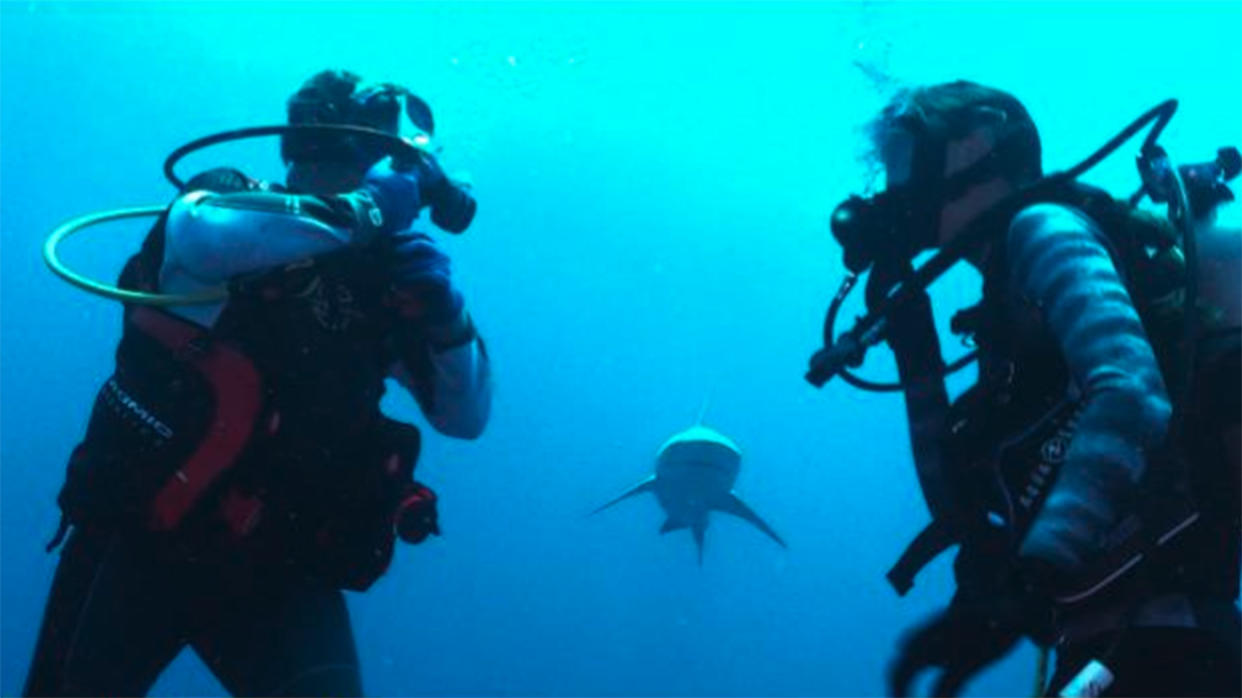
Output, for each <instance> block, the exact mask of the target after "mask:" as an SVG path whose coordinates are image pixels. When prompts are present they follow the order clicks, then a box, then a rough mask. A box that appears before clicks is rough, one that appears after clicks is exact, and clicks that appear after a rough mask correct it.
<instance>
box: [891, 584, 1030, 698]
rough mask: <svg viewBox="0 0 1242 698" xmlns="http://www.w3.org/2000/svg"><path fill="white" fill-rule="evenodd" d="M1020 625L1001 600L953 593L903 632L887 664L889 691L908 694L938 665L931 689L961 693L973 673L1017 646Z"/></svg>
mask: <svg viewBox="0 0 1242 698" xmlns="http://www.w3.org/2000/svg"><path fill="white" fill-rule="evenodd" d="M1018 625H1019V624H1018V623H1016V622H1013V618H1012V617H1011V616H1010V614H1009V612H1008V611H1007V610H1006V609H1005V608H1004V606H1003V604H993V603H977V602H976V603H967V602H962V601H959V600H958V599H954V601H953V603H952V604H950V605H949V607H948V609H946V610H945V611H943V612H941V613H940V614H939V615H937V616H935V617H933V618H932V619H931V620H930V621H928V622H926V623H924V624H923V625H922V626H919V627H918V628H916V629H914V630H913V631H911V632H909V633H907V634H906V636H905V637H904V638H903V640H902V642H901V646H900V648H899V649H898V652H897V657H896V659H895V660H894V661H893V663H892V665H891V666H890V667H889V674H888V684H889V692H890V693H891V694H892V695H894V696H908V695H910V688H911V684H912V683H913V682H914V679H915V678H916V677H917V676H918V675H919V674H921V673H923V672H924V671H927V670H929V669H940V670H941V673H940V676H939V677H938V678H937V679H936V683H935V686H934V688H933V689H932V695H936V696H953V695H957V694H958V692H959V691H961V689H962V687H963V686H964V685H965V684H966V682H967V681H968V680H970V679H971V678H972V677H973V676H974V675H975V674H977V673H978V672H979V671H980V670H982V669H983V668H985V667H987V666H988V665H990V664H992V663H993V662H995V661H997V660H999V659H1001V658H1002V657H1004V656H1005V655H1006V654H1008V653H1009V652H1010V651H1011V650H1012V649H1013V647H1014V646H1015V645H1016V644H1017V642H1018V640H1019V639H1020V638H1021V637H1022V630H1021V628H1020V627H1018Z"/></svg>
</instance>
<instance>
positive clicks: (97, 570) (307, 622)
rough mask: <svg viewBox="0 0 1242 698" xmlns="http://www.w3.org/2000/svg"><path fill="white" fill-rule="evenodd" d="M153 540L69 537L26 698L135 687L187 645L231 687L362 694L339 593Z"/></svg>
mask: <svg viewBox="0 0 1242 698" xmlns="http://www.w3.org/2000/svg"><path fill="white" fill-rule="evenodd" d="M161 547H162V546H160V545H159V544H158V543H156V542H154V541H152V540H144V539H142V538H140V537H136V536H131V535H122V534H118V533H114V532H109V531H91V532H87V531H83V530H78V531H75V532H74V533H73V534H72V535H71V536H70V537H69V539H68V541H67V542H66V544H65V547H64V550H63V552H62V553H61V555H62V557H61V562H60V565H59V567H58V568H57V570H56V578H55V580H54V582H53V585H52V591H51V595H50V596H49V598H48V604H47V611H46V615H45V617H44V619H43V626H42V629H41V631H40V634H39V643H38V645H37V647H36V649H35V657H34V661H33V663H32V664H31V668H30V673H29V675H28V677H27V679H26V687H25V694H26V695H32V696H43V695H69V696H106V695H122V696H134V695H144V694H146V693H147V691H148V690H149V689H150V688H151V686H152V684H154V683H155V680H156V679H157V678H158V677H159V675H160V673H161V672H162V671H163V670H164V668H165V667H166V666H167V665H168V664H169V663H170V662H171V661H172V660H173V659H174V658H175V657H176V656H177V654H178V653H180V652H181V650H182V649H183V648H185V647H186V646H187V645H188V646H190V647H192V648H193V649H194V651H195V652H196V653H197V654H198V656H199V658H200V659H202V660H203V663H204V664H206V665H207V667H208V668H209V669H210V670H211V671H212V673H213V674H214V675H215V676H216V678H217V679H219V680H220V682H221V683H222V684H223V685H224V687H225V688H226V689H227V690H228V691H229V692H230V693H232V694H233V695H272V696H327V695H334V696H356V695H361V693H362V685H361V680H360V675H359V671H358V656H357V652H356V651H355V648H354V639H353V633H352V630H351V629H350V624H349V615H348V613H347V611H346V608H345V598H344V595H343V594H342V593H341V591H339V590H338V589H336V588H335V587H333V586H331V585H329V584H328V583H327V582H325V581H324V580H322V579H321V578H318V577H315V576H312V575H305V574H296V573H292V572H290V571H277V570H272V571H271V572H270V573H258V574H256V575H254V577H253V578H252V580H251V581H250V583H248V584H245V585H242V586H240V587H239V585H238V582H237V580H236V579H234V578H232V577H231V576H230V575H228V574H225V573H224V572H223V571H222V570H221V569H220V568H219V567H218V566H216V565H214V564H212V563H200V564H196V563H194V562H193V561H190V560H187V559H186V558H185V556H184V555H182V554H180V552H179V551H171V550H167V549H161Z"/></svg>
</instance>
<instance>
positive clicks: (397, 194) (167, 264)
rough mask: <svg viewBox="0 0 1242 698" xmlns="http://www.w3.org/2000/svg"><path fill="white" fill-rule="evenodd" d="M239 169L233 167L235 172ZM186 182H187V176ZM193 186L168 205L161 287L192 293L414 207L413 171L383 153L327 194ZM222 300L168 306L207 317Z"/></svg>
mask: <svg viewBox="0 0 1242 698" xmlns="http://www.w3.org/2000/svg"><path fill="white" fill-rule="evenodd" d="M239 174H240V173H239ZM191 187H193V181H192V182H191ZM207 189H212V187H211V186H210V185H208V186H207V187H206V188H192V189H191V191H189V192H188V193H186V194H185V195H183V196H181V197H180V198H179V199H177V200H176V201H175V202H174V203H173V205H172V206H171V207H170V208H169V212H168V220H167V223H166V227H165V242H164V260H163V264H162V266H161V268H160V290H161V291H162V292H164V293H173V294H177V293H195V292H199V291H204V290H208V289H214V288H219V287H220V286H222V285H223V284H225V283H226V282H227V281H228V280H229V279H230V278H232V277H234V276H236V275H238V274H245V273H247V272H253V271H258V270H261V269H269V268H273V267H279V266H282V265H286V264H290V263H294V262H298V261H301V260H304V259H308V258H310V257H314V256H315V255H319V254H323V253H325V252H331V251H333V250H337V249H340V248H342V247H345V246H347V245H351V244H355V243H367V242H369V241H371V240H372V239H374V238H376V237H377V236H379V235H386V234H391V233H393V232H395V231H397V230H400V229H402V228H405V227H406V226H408V225H409V224H410V223H411V222H413V220H414V219H415V218H416V217H417V216H418V210H419V208H420V207H421V199H420V196H419V182H418V175H417V173H416V172H414V171H398V170H395V169H393V168H392V166H391V164H390V163H389V161H388V160H381V161H380V162H379V163H377V164H375V165H374V166H373V167H372V168H371V169H370V170H369V171H368V172H367V174H366V176H365V178H364V179H363V182H362V186H361V187H360V188H359V189H358V190H356V191H353V192H349V193H343V194H338V195H331V196H312V195H303V194H284V193H277V192H268V191H253V190H246V191H235V190H230V193H214V192H213V191H208V190H207ZM222 307H223V302H222V301H221V302H218V303H214V304H206V305H187V306H174V307H171V308H170V310H171V311H172V312H173V313H176V314H177V315H180V316H182V317H185V318H187V319H189V320H192V321H194V322H198V323H200V324H203V325H210V324H212V323H213V322H214V321H215V319H216V317H217V316H218V315H219V313H220V310H221V308H222Z"/></svg>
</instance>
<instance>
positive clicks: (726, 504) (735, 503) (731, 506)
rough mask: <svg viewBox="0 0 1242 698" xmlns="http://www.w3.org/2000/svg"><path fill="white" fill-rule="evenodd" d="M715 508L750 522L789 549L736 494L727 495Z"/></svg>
mask: <svg viewBox="0 0 1242 698" xmlns="http://www.w3.org/2000/svg"><path fill="white" fill-rule="evenodd" d="M713 508H714V509H716V510H717V511H723V512H724V513H726V514H732V515H734V516H736V517H738V518H739V519H743V520H745V521H749V522H750V523H752V524H754V526H755V528H758V529H759V530H760V531H763V532H764V533H766V534H768V537H769V538H771V539H772V540H774V541H776V542H777V543H779V544H780V546H781V547H782V548H787V547H789V546H787V545H785V541H783V540H781V537H780V536H779V535H777V534H776V531H773V530H772V527H771V526H769V525H768V524H767V522H766V521H764V520H763V519H761V518H759V515H758V514H756V513H755V512H754V510H753V509H751V508H750V507H749V506H747V505H746V502H743V501H742V500H741V499H739V498H738V496H737V495H736V494H734V493H732V492H730V493H729V494H727V495H725V497H724V499H723V500H722V501H720V502H719V503H718V504H717V505H716V506H715V507H713Z"/></svg>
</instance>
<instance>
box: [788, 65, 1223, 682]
mask: <svg viewBox="0 0 1242 698" xmlns="http://www.w3.org/2000/svg"><path fill="white" fill-rule="evenodd" d="M1168 104H1171V105H1172V108H1176V102H1170V103H1166V105H1168ZM1171 114H1172V112H1171V111H1168V112H1167V114H1165V116H1164V117H1163V118H1164V119H1165V122H1167V118H1168V117H1169V116H1171ZM1149 121H1150V119H1149ZM1159 128H1163V124H1162V125H1161V126H1159V127H1158V128H1157V131H1158V129H1159ZM869 130H870V136H871V138H872V140H873V144H874V147H875V150H874V152H875V155H876V157H877V159H878V160H879V162H880V164H881V165H882V167H883V171H884V173H885V175H886V187H885V190H884V191H882V192H880V193H879V194H877V195H875V196H873V197H870V198H862V197H857V196H855V197H851V198H850V199H849V200H847V201H846V202H845V203H843V204H842V205H841V206H839V207H838V209H837V210H836V212H835V213H834V215H833V221H832V225H833V233H834V236H835V237H836V239H837V240H838V242H840V243H841V245H842V247H843V251H844V258H845V265H846V267H847V268H848V269H849V270H850V271H851V272H853V275H852V276H851V277H850V278H849V279H848V280H847V284H848V285H849V286H852V283H853V280H854V279H855V278H856V276H857V275H858V274H860V273H862V272H864V271H869V272H870V276H869V278H868V282H867V287H866V301H867V306H868V308H869V310H870V311H871V313H872V314H881V315H882V319H880V320H877V321H876V322H874V323H871V324H864V323H863V322H862V320H860V323H859V325H857V326H856V327H855V329H854V330H851V331H850V332H847V333H845V334H843V335H841V336H840V337H833V336H831V335H832V331H831V323H832V318H833V317H834V316H835V311H836V309H837V308H838V307H839V301H840V299H841V298H842V297H843V296H844V294H845V293H848V286H844V285H843V287H842V288H843V290H842V292H841V293H839V294H838V299H837V300H836V301H834V305H833V308H832V309H830V313H829V320H828V322H827V323H826V329H825V343H826V344H825V349H824V350H822V351H821V352H819V353H817V354H816V356H815V357H814V358H813V359H812V369H811V372H810V373H808V380H810V381H811V382H812V383H815V384H816V385H822V384H823V382H824V381H826V380H827V379H828V378H830V377H831V376H833V375H845V376H846V379H847V380H849V381H850V382H851V383H853V384H855V385H859V384H860V383H868V382H867V381H863V380H861V379H859V378H858V377H856V376H852V375H850V374H848V369H847V368H845V367H846V366H857V365H858V364H859V363H861V360H862V355H861V349H860V348H861V347H863V346H864V345H866V344H868V343H871V344H874V343H876V342H878V341H879V340H880V339H881V338H882V339H883V340H884V341H886V342H887V344H888V345H889V346H890V348H891V349H892V350H893V352H894V354H895V356H896V360H897V367H898V374H899V376H900V385H899V386H896V385H894V386H890V388H892V389H900V390H901V391H902V392H903V394H904V398H905V404H906V409H907V417H908V423H909V433H910V439H911V446H912V453H913V456H914V460H915V465H916V469H917V472H918V476H919V482H920V485H921V487H922V489H923V492H924V495H925V498H926V500H927V503H928V508H929V510H930V512H931V515H932V519H933V522H932V524H931V525H930V526H928V528H927V529H925V530H924V531H923V533H921V534H920V535H919V536H918V537H917V538H916V539H915V541H914V542H913V543H912V544H911V545H910V547H909V548H907V550H906V553H905V554H904V555H903V556H902V558H901V560H900V561H899V562H898V564H897V565H896V566H895V567H894V568H893V570H892V571H891V572H890V573H889V580H890V581H891V582H892V584H893V585H894V586H895V587H896V588H897V590H898V592H899V593H901V594H904V593H905V592H906V591H907V590H908V589H909V588H910V587H911V585H912V584H913V579H914V575H915V573H917V571H918V570H919V569H920V568H921V567H923V566H924V565H926V564H927V563H928V562H929V561H930V560H931V559H933V558H935V557H936V556H937V555H939V554H940V553H941V552H943V551H945V550H946V549H947V548H949V547H951V546H952V545H958V546H959V550H958V554H957V557H956V560H955V563H954V574H955V579H956V593H955V594H954V596H953V599H952V601H951V602H950V604H949V605H948V607H947V608H946V609H945V610H944V611H943V612H942V613H940V614H938V615H936V616H935V617H934V618H932V619H931V620H929V621H928V622H926V623H925V624H924V625H922V626H921V627H918V628H916V629H914V630H913V631H911V632H909V633H908V634H907V635H906V637H905V638H904V639H903V642H902V645H901V647H900V648H899V651H898V653H897V657H896V659H895V661H894V662H893V664H892V665H891V667H890V672H889V682H890V684H889V685H890V689H891V691H892V692H893V693H894V694H895V695H907V694H908V693H909V692H910V690H911V687H912V684H913V682H914V680H915V679H916V678H918V677H919V676H920V675H921V674H923V673H924V672H925V671H928V670H939V675H938V677H937V679H936V683H935V684H934V686H933V689H932V690H933V692H934V693H935V694H937V695H952V694H956V693H957V692H958V691H960V689H961V688H962V687H963V686H964V684H965V683H966V682H967V681H968V680H969V679H970V678H971V677H972V676H974V675H975V674H976V673H977V672H979V671H980V670H981V669H983V668H984V667H986V666H988V665H989V664H991V663H993V662H995V661H997V660H998V659H1000V658H1001V657H1003V656H1005V655H1006V654H1008V652H1009V651H1010V650H1011V649H1012V648H1013V647H1014V646H1015V645H1016V643H1017V642H1018V640H1019V639H1021V638H1022V637H1024V636H1025V637H1027V638H1030V639H1032V640H1034V641H1035V642H1036V643H1037V644H1039V645H1040V646H1041V647H1044V648H1048V647H1055V652H1056V666H1055V673H1054V675H1053V676H1052V678H1051V680H1050V681H1044V680H1043V679H1042V678H1041V679H1040V681H1039V688H1038V690H1039V691H1040V692H1041V693H1042V692H1047V695H1121V696H1138V695H1144V696H1165V695H1234V696H1236V695H1239V694H1240V691H1242V687H1240V685H1239V684H1240V681H1242V678H1240V677H1242V667H1240V666H1239V660H1240V649H1239V639H1240V638H1239V636H1240V626H1239V612H1238V607H1237V606H1236V605H1235V600H1236V599H1237V597H1238V573H1239V551H1240V547H1242V543H1240V530H1239V493H1240V491H1242V483H1240V482H1239V387H1240V385H1242V376H1240V368H1239V366H1240V364H1242V359H1240V353H1239V324H1240V323H1239V318H1238V316H1237V305H1238V300H1237V294H1238V289H1239V280H1238V273H1239V264H1238V262H1237V259H1238V256H1237V254H1236V251H1234V252H1232V253H1230V254H1232V255H1233V257H1232V259H1233V260H1234V261H1233V263H1226V264H1216V265H1211V264H1203V265H1196V264H1195V263H1194V262H1195V261H1197V259H1195V258H1196V256H1198V258H1201V259H1202V258H1205V257H1203V255H1206V254H1219V253H1220V252H1219V251H1220V250H1229V249H1233V248H1236V247H1237V246H1238V244H1239V242H1238V241H1239V240H1242V231H1238V230H1228V231H1226V230H1222V229H1220V228H1217V227H1216V226H1215V224H1214V220H1215V208H1216V204H1218V203H1221V202H1223V201H1225V200H1228V199H1232V195H1231V193H1230V192H1228V189H1227V187H1224V184H1223V181H1221V179H1222V177H1223V178H1229V177H1232V176H1234V175H1236V173H1237V169H1238V163H1237V151H1236V150H1232V151H1231V152H1230V153H1226V150H1228V149H1222V151H1221V152H1222V157H1221V159H1219V160H1218V162H1217V163H1212V164H1204V165H1195V166H1185V167H1182V168H1172V169H1170V167H1169V166H1168V162H1167V158H1163V157H1162V156H1164V155H1165V154H1164V153H1163V151H1162V150H1161V149H1159V146H1155V145H1154V138H1155V134H1154V133H1153V135H1152V136H1151V137H1150V138H1149V140H1148V144H1147V145H1146V146H1145V148H1144V154H1143V157H1142V158H1141V159H1140V171H1141V172H1142V173H1143V174H1144V183H1145V189H1143V190H1140V194H1142V193H1144V192H1145V193H1146V194H1147V195H1150V196H1151V198H1152V199H1153V201H1156V202H1166V201H1169V200H1170V199H1172V198H1175V194H1176V192H1170V191H1168V189H1171V188H1172V187H1169V186H1168V185H1169V183H1170V182H1172V183H1173V184H1176V185H1178V187H1179V191H1182V192H1183V193H1188V194H1190V196H1187V197H1184V198H1183V199H1181V201H1182V203H1183V206H1182V209H1181V211H1182V213H1181V215H1183V216H1185V217H1186V218H1185V222H1187V223H1188V224H1190V225H1193V226H1194V227H1195V229H1196V230H1198V231H1199V232H1198V233H1196V235H1197V236H1198V238H1199V243H1200V247H1201V248H1202V249H1201V250H1199V251H1198V252H1196V250H1195V249H1194V248H1192V247H1191V242H1190V241H1189V240H1185V239H1182V238H1181V236H1179V231H1178V230H1177V228H1176V227H1175V226H1174V225H1173V224H1172V223H1170V221H1169V220H1166V219H1164V218H1161V217H1158V216H1155V215H1153V214H1149V213H1145V212H1140V211H1138V210H1137V209H1135V208H1134V204H1136V203H1137V202H1138V200H1139V198H1140V196H1139V195H1138V194H1136V196H1135V197H1133V199H1132V200H1131V201H1128V202H1127V201H1124V200H1118V199H1115V198H1114V197H1112V196H1110V195H1109V194H1107V193H1106V192H1104V191H1101V190H1099V189H1096V188H1094V187H1090V186H1087V185H1085V184H1080V183H1078V182H1076V181H1074V178H1075V177H1076V176H1077V174H1073V176H1072V177H1071V176H1048V177H1045V176H1044V174H1043V165H1042V160H1041V146H1040V139H1039V134H1038V132H1037V130H1036V128H1035V124H1034V122H1033V121H1032V120H1031V117H1030V116H1029V114H1028V112H1027V110H1026V109H1025V107H1024V106H1023V105H1022V104H1021V103H1020V102H1019V101H1018V100H1017V99H1016V98H1014V97H1013V96H1012V95H1010V94H1007V93H1005V92H1002V91H1000V90H996V89H993V88H989V87H985V86H982V85H978V84H975V83H971V82H966V81H957V82H951V83H944V84H938V85H933V86H926V87H917V88H912V89H908V90H904V91H902V92H899V93H898V94H897V95H896V96H895V97H894V98H893V99H892V100H891V101H890V102H889V104H888V105H887V106H886V107H885V108H884V109H883V110H882V112H881V114H880V115H879V116H878V118H876V119H875V120H874V121H873V122H872V123H871V125H870V129H869ZM1135 130H1136V129H1135ZM1131 135H1132V134H1131ZM1126 137H1127V138H1128V137H1129V136H1126ZM1116 145H1119V143H1116V144H1110V146H1109V147H1107V148H1110V149H1109V152H1111V151H1112V150H1115V149H1116ZM1226 156H1228V157H1226ZM1102 157H1103V155H1100V158H1101V159H1102ZM1095 161H1096V162H1098V159H1097V160H1095ZM1222 163H1223V164H1222ZM1084 164H1085V163H1084ZM1092 164H1094V163H1092ZM1087 166H1090V165H1087ZM1162 167H1163V169H1161V168H1162ZM1083 169H1085V168H1083ZM1067 174H1069V173H1067ZM1175 178H1176V179H1177V180H1178V181H1173V180H1174V179H1175ZM1161 187H1165V189H1162V188H1161ZM1187 190H1189V191H1187ZM1187 203H1188V204H1189V206H1188V210H1187V206H1186V205H1185V204H1187ZM1209 248H1214V249H1215V250H1217V251H1216V252H1210V251H1209ZM933 249H936V250H939V253H938V254H941V255H945V254H948V253H950V252H952V253H953V254H956V255H957V256H956V258H954V257H951V256H949V257H943V256H942V257H940V258H943V259H948V260H953V259H964V260H965V261H967V262H968V263H969V264H971V265H972V266H973V267H974V268H975V269H976V270H978V271H979V272H980V275H981V276H982V280H983V293H982V300H981V302H980V303H978V304H977V305H975V306H973V307H971V308H967V309H964V310H962V311H961V312H959V313H957V315H956V316H954V318H953V323H952V328H953V331H954V332H955V333H958V334H961V335H963V337H964V339H966V340H968V344H969V345H973V346H974V347H976V348H977V356H978V362H979V369H978V378H977V381H976V382H975V384H974V385H973V387H971V388H970V389H969V390H967V391H966V392H965V393H963V394H962V395H961V396H959V397H958V398H957V399H955V400H954V401H952V402H950V400H949V397H948V392H947V390H946V387H945V382H944V376H945V375H946V373H947V371H948V367H946V365H945V362H944V359H943V358H942V354H941V351H940V339H939V337H938V336H937V332H936V329H935V326H934V324H933V321H932V313H931V306H930V302H929V299H928V296H927V293H926V291H925V288H926V285H927V283H930V279H932V278H934V276H933V273H936V274H938V273H941V272H942V271H943V269H945V268H947V267H948V266H949V264H950V262H946V263H945V264H944V265H941V266H939V267H937V268H936V270H935V272H931V271H929V272H928V273H920V272H922V268H920V269H919V270H915V269H914V265H913V260H914V258H915V256H916V255H917V254H918V253H920V252H922V251H924V250H933ZM1183 251H1185V254H1183ZM940 258H934V259H940ZM924 266H925V267H928V268H930V267H931V266H932V265H931V263H930V262H929V263H927V264H925V265H924ZM1196 266H1197V267H1198V275H1197V276H1196V274H1195V273H1192V272H1193V270H1194V269H1195V267H1196ZM1212 274H1216V278H1208V277H1210V276H1211V275H1212ZM1187 299H1196V300H1197V302H1195V301H1193V300H1187ZM1188 303H1190V304H1191V305H1187V304H1188ZM1191 307H1193V308H1194V312H1190V310H1189V308H1191ZM964 363H965V362H961V361H959V362H955V363H954V366H960V365H964ZM860 387H871V388H873V389H879V388H880V387H883V386H878V387H877V384H874V383H869V384H867V385H863V386H860Z"/></svg>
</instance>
